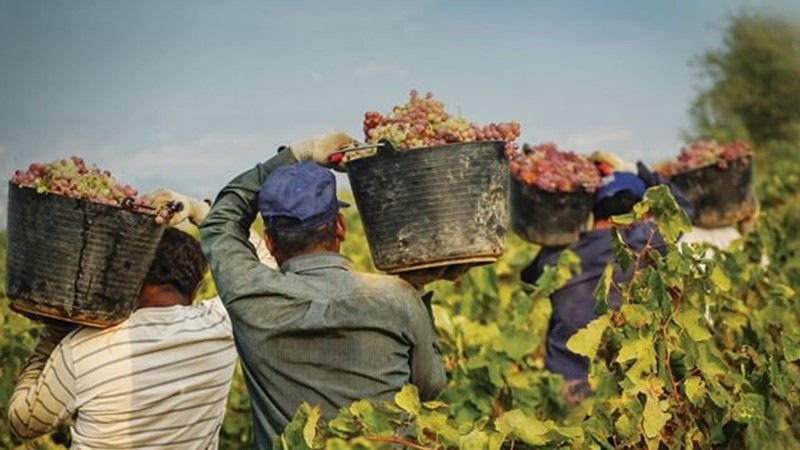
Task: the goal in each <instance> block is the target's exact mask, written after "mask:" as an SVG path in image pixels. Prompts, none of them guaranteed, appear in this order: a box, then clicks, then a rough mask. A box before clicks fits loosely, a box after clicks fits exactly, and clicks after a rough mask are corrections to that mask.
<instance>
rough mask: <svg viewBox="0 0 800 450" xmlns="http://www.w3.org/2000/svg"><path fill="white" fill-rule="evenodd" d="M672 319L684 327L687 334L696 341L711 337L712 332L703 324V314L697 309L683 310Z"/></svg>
mask: <svg viewBox="0 0 800 450" xmlns="http://www.w3.org/2000/svg"><path fill="white" fill-rule="evenodd" d="M672 320H673V321H674V322H675V323H676V324H678V325H679V326H680V327H681V328H683V329H684V331H686V334H688V335H689V337H690V338H691V339H692V340H693V341H695V342H702V341H705V340H708V339H710V338H711V333H710V332H709V331H708V328H706V327H705V325H704V324H703V315H702V314H701V313H700V311H698V310H696V309H687V310H685V311H682V312H681V313H679V314H677V315H676V316H675V317H674V318H673V319H672Z"/></svg>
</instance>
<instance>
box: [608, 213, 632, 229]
mask: <svg viewBox="0 0 800 450" xmlns="http://www.w3.org/2000/svg"><path fill="white" fill-rule="evenodd" d="M610 220H611V223H613V224H614V225H622V226H628V225H631V224H633V222H635V221H636V216H635V215H634V214H633V213H628V214H617V215H616V216H611V218H610Z"/></svg>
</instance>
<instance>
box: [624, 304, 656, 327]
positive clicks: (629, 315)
mask: <svg viewBox="0 0 800 450" xmlns="http://www.w3.org/2000/svg"><path fill="white" fill-rule="evenodd" d="M619 312H620V313H621V314H622V315H623V316H624V317H625V320H626V321H627V322H628V323H629V324H630V325H631V326H632V327H634V328H642V327H643V326H645V325H648V324H650V323H652V321H653V313H652V312H650V310H648V309H647V308H645V307H644V306H642V305H636V304H628V303H626V304H624V305H622V306H621V307H620V308H619Z"/></svg>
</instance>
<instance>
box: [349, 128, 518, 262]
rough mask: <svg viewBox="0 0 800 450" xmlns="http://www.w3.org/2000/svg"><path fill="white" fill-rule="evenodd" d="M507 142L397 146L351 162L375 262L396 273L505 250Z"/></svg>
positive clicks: (486, 258)
mask: <svg viewBox="0 0 800 450" xmlns="http://www.w3.org/2000/svg"><path fill="white" fill-rule="evenodd" d="M503 147H504V143H503V142H500V141H482V142H468V143H457V144H447V145H441V146H435V147H424V148H418V149H411V150H402V151H397V150H395V149H394V148H393V147H392V146H391V144H389V143H388V142H386V141H384V146H383V147H382V148H380V150H379V151H378V152H377V153H376V154H375V155H374V156H368V157H364V158H360V159H353V160H350V161H348V162H347V163H346V164H345V167H346V169H347V175H348V178H349V179H350V185H351V187H352V189H353V196H354V198H355V200H356V205H357V206H358V211H359V214H360V216H361V220H362V222H363V224H364V231H365V234H366V236H367V241H368V243H369V247H370V251H371V253H372V259H373V261H374V263H375V266H376V267H377V268H378V269H380V270H383V271H386V272H390V273H398V272H404V271H410V270H418V269H425V268H430V267H441V266H449V265H455V264H484V263H491V262H494V261H496V260H497V258H498V257H499V256H500V255H501V254H502V253H503V250H504V249H505V234H506V224H507V220H508V212H507V185H508V168H507V164H506V161H505V159H504V157H503Z"/></svg>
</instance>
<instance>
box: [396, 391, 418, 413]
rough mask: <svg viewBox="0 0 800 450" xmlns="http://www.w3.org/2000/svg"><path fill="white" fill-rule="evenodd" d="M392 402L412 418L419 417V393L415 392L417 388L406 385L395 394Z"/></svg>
mask: <svg viewBox="0 0 800 450" xmlns="http://www.w3.org/2000/svg"><path fill="white" fill-rule="evenodd" d="M394 402H395V403H397V406H399V407H400V408H402V409H403V411H405V412H407V413H409V414H411V415H412V416H417V415H419V408H420V402H419V393H418V391H417V387H416V386H414V385H413V384H407V385H405V386H403V389H401V390H400V392H398V393H397V394H395V396H394Z"/></svg>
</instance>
